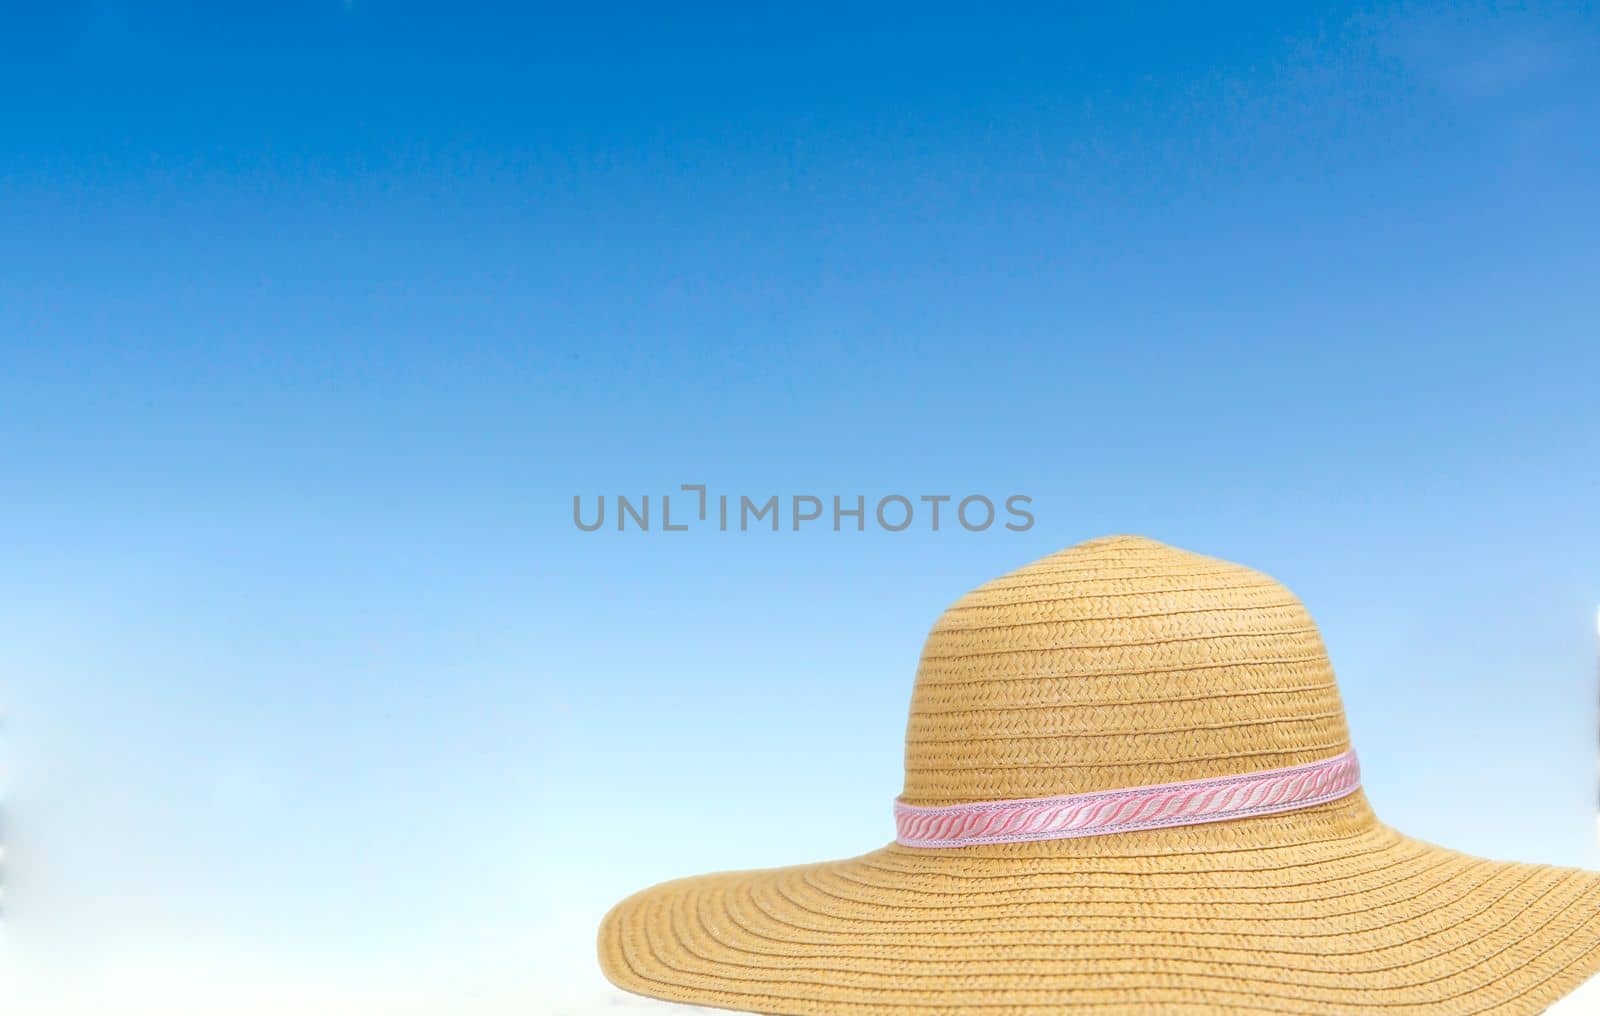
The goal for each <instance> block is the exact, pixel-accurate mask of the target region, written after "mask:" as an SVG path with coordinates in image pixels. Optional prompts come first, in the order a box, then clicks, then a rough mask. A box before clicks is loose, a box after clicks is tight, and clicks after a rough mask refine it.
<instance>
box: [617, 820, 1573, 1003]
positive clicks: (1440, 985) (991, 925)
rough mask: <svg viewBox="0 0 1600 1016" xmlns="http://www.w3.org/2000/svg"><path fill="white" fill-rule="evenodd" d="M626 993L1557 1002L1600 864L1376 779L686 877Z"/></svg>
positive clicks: (672, 890) (639, 933) (627, 971)
mask: <svg viewBox="0 0 1600 1016" xmlns="http://www.w3.org/2000/svg"><path fill="white" fill-rule="evenodd" d="M599 948H600V961H601V966H602V968H603V969H604V971H605V973H606V976H607V977H609V978H610V979H611V980H612V981H613V982H614V983H615V984H617V985H618V986H619V987H622V988H625V989H627V990H629V991H633V992H637V993H639V994H643V995H649V996H653V997H656V998H662V999H669V1000H673V1001H679V1002H687V1003H692V1004H696V1005H705V1006H714V1007H719V1008H728V1009H737V1010H744V1011H753V1012H761V1013H774V1014H793V1016H801V1014H808V1016H809V1014H851V1016H857V1014H861V1016H888V1014H918V1016H930V1014H935V1013H968V1012H970V1013H982V1014H986V1016H1024V1014H1028V1016H1032V1014H1039V1016H1043V1014H1046V1013H1049V1014H1053V1016H1060V1014H1061V1013H1063V1011H1069V1012H1074V1013H1076V1012H1085V1013H1096V1014H1100V1013H1128V1014H1133V1013H1151V1012H1162V1013H1284V1014H1322V1013H1358V1012H1385V1013H1393V1014H1397V1016H1398V1014H1406V1016H1411V1014H1428V1013H1439V1014H1449V1016H1463V1014H1468V1013H1497V1014H1520V1013H1528V1014H1532V1013H1537V1012H1540V1011H1542V1010H1543V1009H1544V1008H1545V1007H1546V1006H1548V1005H1549V1004H1550V1003H1551V1002H1552V1001H1554V1000H1555V999H1557V998H1559V997H1560V996H1561V995H1563V994H1566V993H1567V992H1569V991H1571V990H1572V989H1574V988H1576V987H1577V986H1578V985H1579V984H1580V983H1581V982H1582V981H1583V980H1585V979H1586V978H1588V977H1589V976H1590V975H1592V974H1594V973H1595V972H1596V971H1600V874H1596V873H1593V872H1586V871H1578V870H1574V869H1568V868H1556V867H1550V866H1545V865H1531V864H1518V863H1511V862H1499V861H1486V860H1482V859H1479V858H1476V857H1471V856H1468V855H1466V854H1461V853H1458V852H1456V851H1452V850H1446V849H1444V848H1441V847H1436V846H1433V845H1431V844H1427V843H1423V842H1421V841H1419V840H1414V839H1411V838H1409V837H1406V836H1404V835H1402V834H1400V833H1398V832H1396V831H1395V830H1393V829H1390V828H1389V827H1387V826H1385V825H1383V824H1381V823H1379V822H1378V821H1377V819H1376V818H1375V817H1374V816H1373V815H1372V812H1371V810H1370V809H1369V807H1368V805H1367V802H1366V799H1365V797H1364V796H1363V795H1361V794H1360V793H1357V794H1355V795H1352V796H1350V797H1347V798H1345V799H1343V800H1340V801H1336V802H1332V803H1329V804H1326V805H1321V806H1318V807H1316V808H1311V809H1306V810H1304V811H1298V812H1292V813H1287V814H1282V815H1273V816H1262V817H1258V818H1252V819H1245V820H1238V821H1232V822H1223V823H1216V824H1212V825H1197V826H1185V827H1176V828H1169V829H1162V830H1156V831H1147V832H1139V833H1124V834H1115V835H1108V836H1099V837H1086V838H1083V839H1075V840H1056V841H1049V842H1042V843H1010V844H994V845H986V846H974V847H962V848H956V849H937V850H926V849H916V848H909V847H902V846H899V845H895V844H891V845H889V846H887V847H885V848H883V849H880V850H876V851H873V852H872V853H869V854H865V855H862V856H860V857H856V858H852V859H849V860H843V861H833V862H827V863H823V864H812V865H805V866H801V867H794V868H779V869H771V870H763V871H746V872H726V873H721V874H715V875H704V876H700V877H696V878H688V879H681V880H678V881H674V882H667V883H664V884H662V885H658V886H655V887H654V888H651V889H647V890H645V891H644V892H641V893H639V894H637V895H635V896H632V897H630V898H629V899H627V900H624V901H623V902H622V903H620V904H618V905H617V906H616V907H615V908H614V909H613V910H612V911H611V913H610V914H608V915H607V916H606V918H605V921H604V923H603V924H602V926H601V929H600V942H599Z"/></svg>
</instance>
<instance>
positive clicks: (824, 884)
mask: <svg viewBox="0 0 1600 1016" xmlns="http://www.w3.org/2000/svg"><path fill="white" fill-rule="evenodd" d="M1349 747H1350V743H1349V734H1348V732H1347V731H1346V728H1345V721H1344V712H1343V708H1342V706H1341V704H1340V700H1339V692H1338V688H1337V687H1336V685H1335V683H1334V677H1333V670H1332V667H1331V666H1330V665H1329V663H1328V659H1327V656H1326V654H1325V652H1324V650H1323V647H1322V641H1321V638H1320V636H1319V635H1318V634H1317V630H1316V627H1315V625H1314V624H1313V623H1312V621H1311V618H1310V617H1309V615H1307V613H1306V611H1305V609H1304V608H1303V607H1302V606H1301V605H1300V602H1299V601H1298V600H1297V599H1296V598H1295V597H1294V595H1293V594H1292V593H1290V592H1289V591H1288V590H1287V589H1285V588H1284V587H1283V586H1282V585H1280V584H1278V583H1277V582H1275V581H1274V580H1272V579H1271V578H1268V577H1267V576H1265V575H1263V574H1261V573H1259V572H1256V571H1252V570H1250V569H1248V568H1244V567H1241V566H1239V565H1234V564H1229V563H1227V562H1224V561H1219V560H1216V559H1213V558H1207V557H1202V556H1199V555H1197V554H1192V553H1189V552H1187V551H1182V550H1177V549H1174V548H1172V547H1167V546H1164V545H1162V544H1159V543H1155V542H1153V541H1150V540H1146V539H1142V538H1138V537H1128V536H1118V537H1108V538H1105V539H1099V540H1091V541H1089V542H1087V543H1083V544H1079V545H1078V546H1075V547H1070V548H1068V549H1066V550H1064V551H1061V552H1059V553H1057V554H1053V555H1051V556H1049V557H1046V558H1044V559H1042V560H1040V561H1037V562H1035V563H1033V564H1031V565H1028V566H1027V567H1025V568H1022V569H1020V570H1018V571H1015V572H1012V573H1011V574H1009V575H1006V576H1004V577H1002V578H999V579H996V580H995V581H993V582H990V583H988V584H986V585H984V586H981V587H980V588H978V589H976V590H974V591H973V592H971V593H969V594H968V595H966V596H965V597H963V598H962V599H961V600H959V601H958V602H957V603H956V604H955V605H954V606H952V607H951V608H950V609H949V610H948V611H947V612H946V613H945V614H944V616H943V617H941V618H940V619H939V622H938V623H937V624H936V625H935V626H934V628H933V631H932V633H931V634H930V635H929V637H928V641H927V646H926V648H925V649H924V651H923V655H922V662H921V665H920V667H919V668H918V671H917V683H916V690H915V692H914V694H913V696H912V702H911V718H910V723H909V725H908V727H907V731H906V777H905V789H904V793H903V799H904V800H905V801H906V802H907V803H909V804H915V805H943V804H953V803H968V802H975V801H996V800H1003V799H1012V798H1026V797H1045V796H1054V795H1060V794H1075V793H1083V792H1087V791H1097V790H1112V789H1119V788H1125V787H1136V786H1144V785H1149V784H1160V783H1169V782H1176V781H1183V780H1194V779H1201V778H1206V777H1217V776H1230V775H1239V774H1244V773H1250V772H1254V771H1258V770H1263V769H1271V768H1275V767H1280V766H1291V765H1299V764H1303V763H1311V762H1316V761H1319V760H1322V759H1327V758H1329V757H1331V756H1334V755H1337V754H1339V753H1340V752H1343V751H1345V750H1346V749H1348V748H1349ZM887 806H888V802H887V801H885V810H886V813H887ZM600 962H601V965H602V967H603V968H604V970H605V973H606V975H607V976H608V977H609V978H610V979H611V980H612V981H614V982H615V983H616V984H618V985H619V986H621V987H623V988H626V989H628V990H630V991H635V992H639V993H641V994H645V995H651V996H655V997H657V998H664V999H673V1000H677V1001H683V1002H692V1003H696V1004H700V1005H708V1006H720V1007H725V1008H730V1009H739V1010H746V1011H754V1012H762V1013H784V1014H855V1013H860V1014H871V1016H886V1014H917V1016H939V1014H966V1013H972V1014H983V1016H1024V1014H1027V1016H1034V1014H1039V1016H1042V1014H1046V1013H1057V1014H1059V1013H1072V1014H1077V1013H1096V1014H1100V1013H1125V1014H1143V1013H1285V1014H1320V1013H1368V1012H1371V1013H1390V1014H1394V1016H1406V1014H1449V1016H1463V1014H1469V1013H1502V1014H1531V1013H1537V1012H1540V1011H1542V1010H1543V1009H1544V1008H1545V1007H1546V1006H1547V1005H1549V1004H1550V1003H1551V1002H1552V1001H1553V1000H1555V999H1556V998H1558V997H1560V996H1561V995H1563V994H1565V993H1566V992H1568V991H1570V990H1572V989H1573V988H1575V987H1576V986H1577V985H1578V984H1579V983H1580V982H1581V981H1583V980H1584V979H1585V978H1587V977H1588V976H1590V975H1591V974H1594V973H1595V972H1597V971H1600V875H1597V874H1594V873H1591V872H1584V871H1576V870H1571V869H1563V868H1552V867H1547V866H1542V865H1525V864H1512V863H1504V862H1496V861H1485V860H1480V859H1478V858H1475V857H1469V856H1467V855H1464V854H1459V853H1456V852H1454V851H1450V850H1445V849H1443V848H1440V847H1435V846H1432V845H1429V844H1426V843H1422V842H1419V841H1417V840H1413V839H1409V838H1407V837H1405V836H1403V835H1401V834H1400V833H1398V832H1395V831H1394V830H1392V829H1390V828H1389V827H1387V826H1385V825H1383V824H1381V823H1379V822H1378V820H1377V819H1376V817H1374V815H1373V813H1372V811H1371V809H1370V808H1369V807H1368V805H1367V801H1366V798H1365V796H1364V795H1363V794H1361V793H1359V792H1358V793H1356V794H1354V795H1352V796H1349V797H1345V798H1342V799H1340V800H1337V801H1333V802H1329V803H1326V804H1321V805H1316V806H1313V807H1310V808H1305V809H1302V810H1299V811H1290V812H1285V813H1282V814H1276V815H1263V816H1256V817H1251V818H1243V819H1236V820H1232V821H1225V822H1218V823H1214V824H1209V825H1189V826H1175V827H1170V828H1164V829H1156V830H1146V831H1138V832H1124V833H1111V834H1106V835H1098V836H1088V837H1084V838H1081V839H1062V840H1050V841H1044V842H1028V843H1007V844H992V845H983V846H963V847H956V848H936V849H923V848H912V847H904V846H899V845H896V844H891V845H890V846H887V847H884V848H882V849H880V850H876V851H873V852H872V853H869V854H865V855H863V856H861V857H856V858H852V859H850V860H844V861H833V862H829V863H824V864H812V865H806V866H802V867H796V868H783V869H776V870H767V871H748V872H729V873H724V874H717V875H706V876H701V877H698V878H690V879H683V880H680V881H676V882H668V883H665V884H663V885H659V886H656V887H654V888H652V889H647V890H645V891H644V892H641V893H639V894H637V895H635V896H633V897H631V898H629V899H627V900H625V901H623V902H622V903H621V904H619V905H618V906H617V907H616V908H615V909H613V910H612V912H611V913H610V914H609V915H607V917H606V919H605V921H604V923H603V924H602V926H601V929H600Z"/></svg>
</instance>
